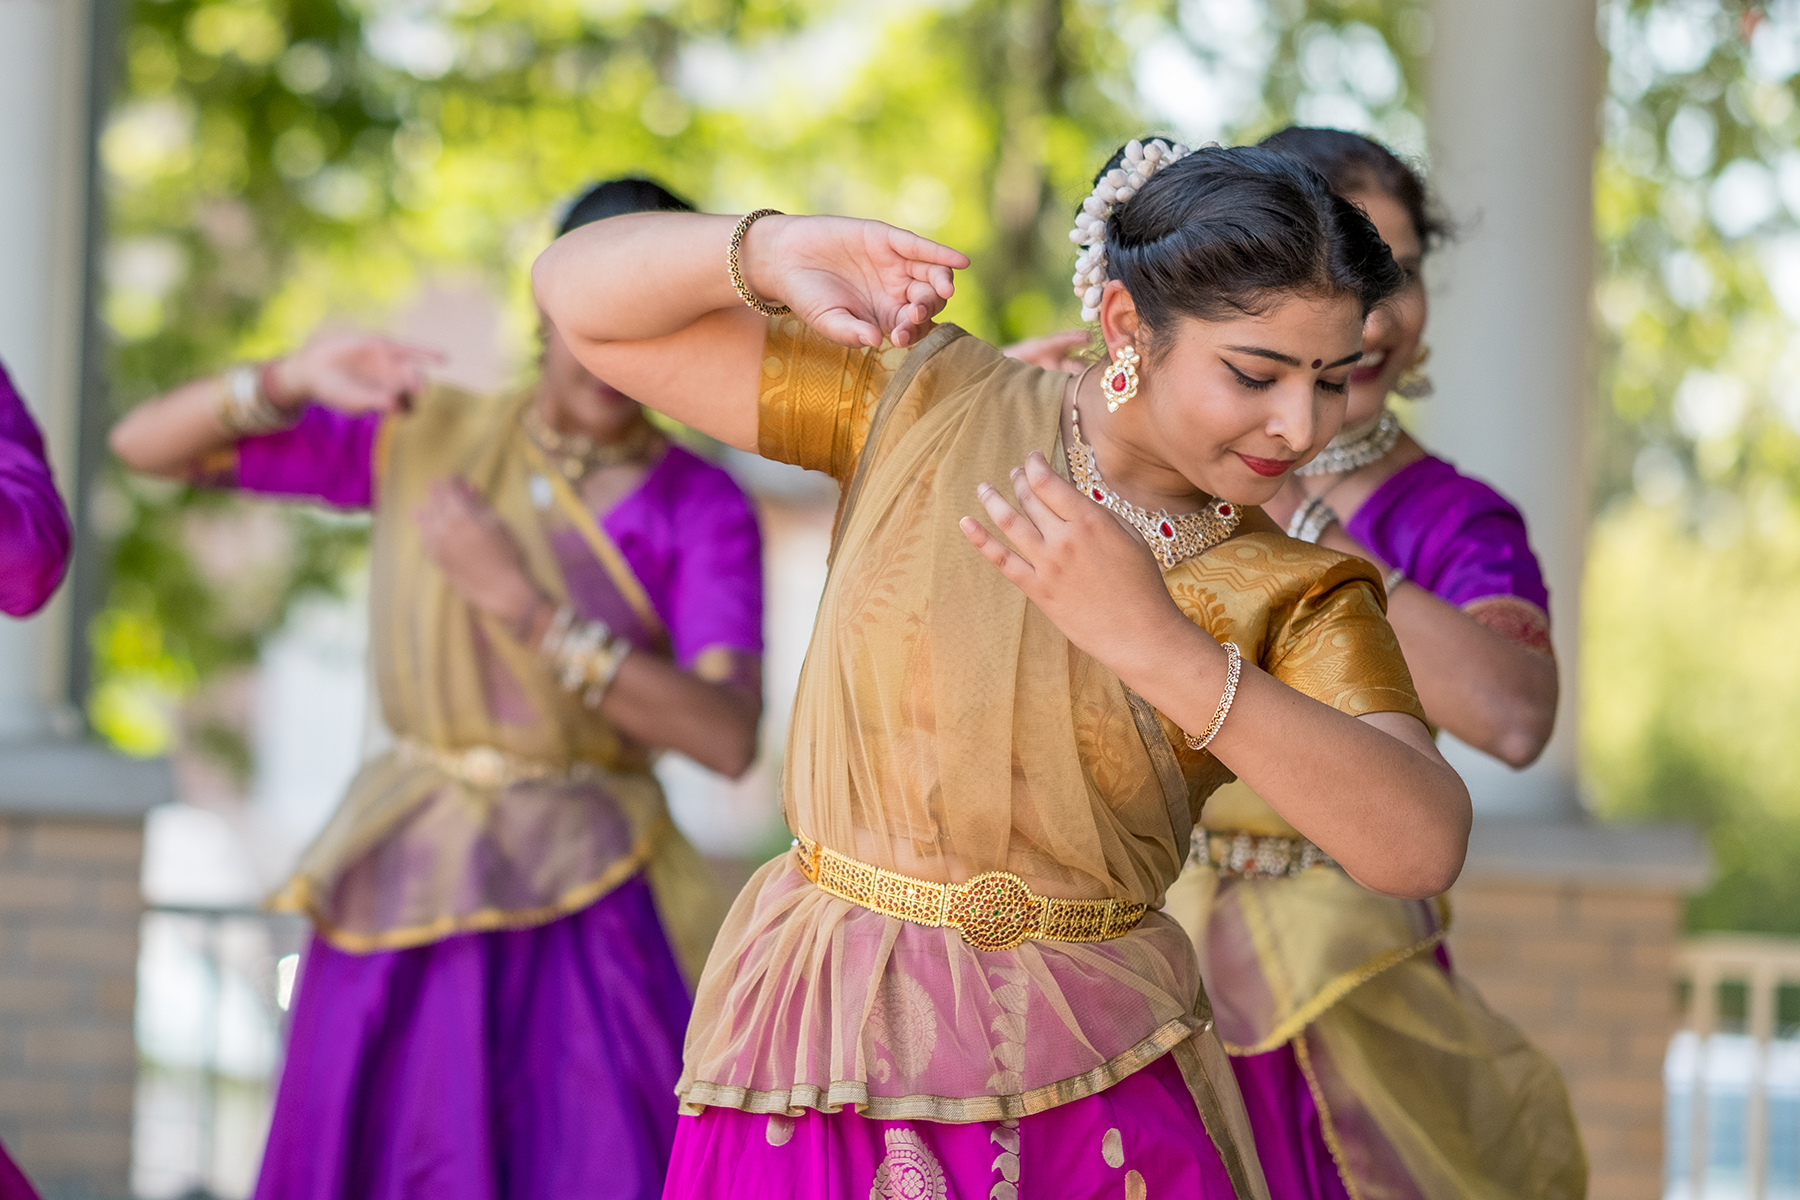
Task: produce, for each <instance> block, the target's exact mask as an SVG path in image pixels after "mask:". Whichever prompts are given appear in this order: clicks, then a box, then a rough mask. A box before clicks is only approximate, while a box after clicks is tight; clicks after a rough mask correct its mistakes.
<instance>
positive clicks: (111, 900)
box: [0, 815, 144, 1200]
mask: <svg viewBox="0 0 1800 1200" xmlns="http://www.w3.org/2000/svg"><path fill="white" fill-rule="evenodd" d="M143 843H144V839H143V824H142V821H141V820H130V819H112V820H108V819H61V818H49V817H42V816H21V815H5V816H0V1141H3V1142H4V1143H5V1144H6V1147H7V1149H8V1150H9V1151H11V1153H12V1156H13V1157H14V1159H15V1160H17V1162H18V1163H19V1165H20V1166H21V1167H23V1168H24V1169H25V1171H26V1173H27V1174H29V1175H30V1176H31V1177H32V1179H33V1181H34V1182H36V1183H37V1185H38V1187H39V1189H40V1190H41V1191H42V1192H43V1194H44V1196H45V1200H90V1198H94V1200H98V1198H101V1197H105V1198H108V1200H112V1198H118V1197H125V1196H128V1195H129V1194H130V1189H129V1186H128V1178H129V1173H130V1165H131V1106H132V1092H133V1087H134V1083H135V1080H136V1067H137V1049H136V1045H135V1042H134V1040H133V1028H132V1008H133V1003H134V999H135V996H136V984H137V943H138V918H139V913H140V910H141V909H142V907H143V901H142V898H141V896H140V893H139V889H138V878H139V871H140V861H141V859H142V857H143Z"/></svg>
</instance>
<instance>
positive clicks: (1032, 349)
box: [1001, 329, 1093, 375]
mask: <svg viewBox="0 0 1800 1200" xmlns="http://www.w3.org/2000/svg"><path fill="white" fill-rule="evenodd" d="M1092 340H1093V337H1092V335H1091V334H1089V333H1088V331H1087V330H1085V329H1065V330H1063V331H1062V332H1061V333H1052V334H1046V335H1045V336H1044V337H1038V338H1026V339H1025V340H1024V341H1022V342H1014V343H1013V344H1012V345H1010V346H1007V347H1006V348H1005V349H1003V350H1002V351H1001V353H1002V354H1005V355H1006V357H1008V358H1016V359H1018V360H1019V361H1020V362H1022V363H1030V364H1031V365H1032V366H1034V367H1042V368H1044V370H1046V371H1067V372H1068V373H1069V374H1071V375H1079V374H1081V373H1082V372H1083V371H1085V370H1087V367H1088V364H1087V362H1086V361H1085V360H1083V359H1081V358H1078V357H1076V355H1077V354H1078V353H1079V352H1080V351H1081V350H1083V349H1085V348H1086V347H1087V345H1088V343H1089V342H1090V341H1092Z"/></svg>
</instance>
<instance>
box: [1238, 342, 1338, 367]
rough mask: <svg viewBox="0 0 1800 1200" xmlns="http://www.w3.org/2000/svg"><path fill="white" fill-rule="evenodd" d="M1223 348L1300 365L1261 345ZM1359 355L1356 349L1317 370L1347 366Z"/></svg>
mask: <svg viewBox="0 0 1800 1200" xmlns="http://www.w3.org/2000/svg"><path fill="white" fill-rule="evenodd" d="M1225 349H1227V350H1235V351H1237V352H1238V353H1239V354H1249V355H1254V356H1255V357H1257V358H1267V359H1273V360H1274V361H1275V362H1278V363H1286V364H1287V365H1288V366H1290V367H1298V366H1301V365H1302V364H1301V362H1300V360H1299V359H1297V358H1294V357H1293V356H1292V355H1288V354H1283V353H1281V351H1279V350H1269V349H1265V348H1264V347H1262V346H1227V347H1225ZM1361 357H1362V351H1361V350H1358V351H1357V352H1356V353H1355V354H1346V355H1345V356H1344V357H1343V358H1340V359H1338V360H1337V361H1336V362H1334V363H1326V364H1325V365H1324V366H1322V367H1320V368H1319V370H1321V371H1329V370H1331V369H1332V368H1333V367H1343V366H1348V365H1349V364H1351V363H1353V362H1355V361H1356V360H1357V359H1359V358H1361Z"/></svg>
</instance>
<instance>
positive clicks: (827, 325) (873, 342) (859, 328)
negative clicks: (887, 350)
mask: <svg viewBox="0 0 1800 1200" xmlns="http://www.w3.org/2000/svg"><path fill="white" fill-rule="evenodd" d="M812 327H813V328H814V329H816V330H818V331H819V332H820V333H822V334H824V335H825V336H826V337H828V338H830V339H831V340H832V341H834V342H836V343H837V344H838V345H840V346H879V345H881V330H880V329H878V328H877V327H876V326H874V325H871V324H870V323H869V322H867V321H864V320H862V319H860V318H858V317H856V316H855V315H853V314H852V313H851V312H850V310H849V309H847V308H829V309H826V310H825V311H824V312H822V313H820V314H819V315H818V316H817V317H814V318H813V320H812ZM895 332H896V335H897V334H898V332H899V330H896V331H895ZM894 344H895V345H896V346H904V345H906V343H905V342H903V341H901V340H900V339H899V337H898V336H896V337H895V338H894Z"/></svg>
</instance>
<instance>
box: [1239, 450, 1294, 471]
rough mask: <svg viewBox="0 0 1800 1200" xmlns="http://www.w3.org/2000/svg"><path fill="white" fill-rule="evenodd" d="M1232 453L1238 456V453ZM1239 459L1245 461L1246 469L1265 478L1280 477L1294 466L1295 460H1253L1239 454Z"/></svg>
mask: <svg viewBox="0 0 1800 1200" xmlns="http://www.w3.org/2000/svg"><path fill="white" fill-rule="evenodd" d="M1232 453H1234V454H1237V451H1233V452H1232ZM1238 457H1239V458H1241V459H1243V460H1244V465H1245V466H1246V467H1249V468H1250V469H1251V470H1252V471H1255V472H1256V473H1257V474H1258V475H1261V476H1263V477H1265V478H1273V477H1275V476H1276V475H1280V474H1282V473H1284V472H1285V471H1286V470H1287V469H1288V468H1289V467H1291V466H1293V465H1294V460H1293V459H1291V458H1252V457H1251V456H1250V455H1248V454H1238Z"/></svg>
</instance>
